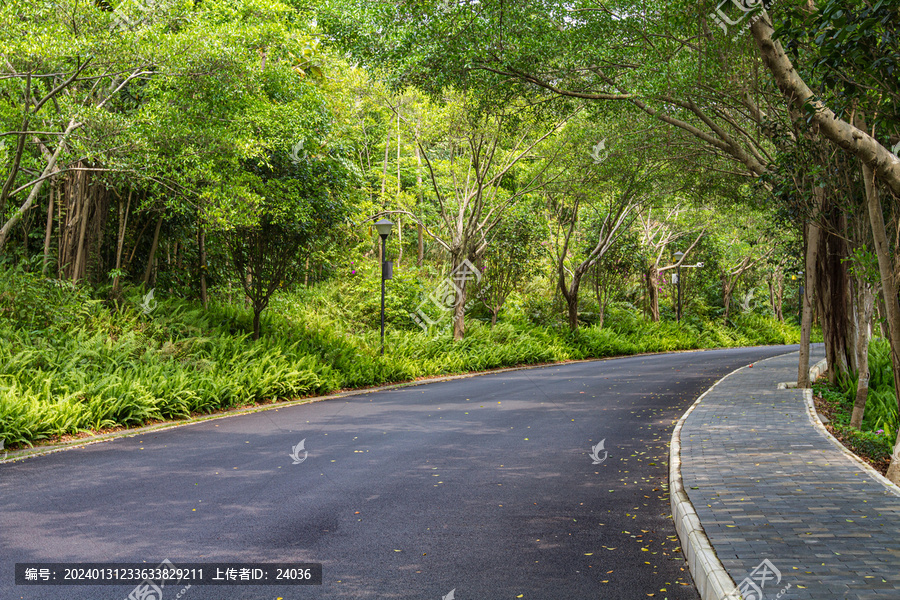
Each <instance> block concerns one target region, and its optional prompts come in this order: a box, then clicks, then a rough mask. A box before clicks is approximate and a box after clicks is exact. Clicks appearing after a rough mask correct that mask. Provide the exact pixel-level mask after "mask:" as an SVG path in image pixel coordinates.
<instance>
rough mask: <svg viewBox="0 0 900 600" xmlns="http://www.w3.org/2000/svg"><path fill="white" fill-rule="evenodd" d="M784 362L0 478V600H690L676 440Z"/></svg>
mask: <svg viewBox="0 0 900 600" xmlns="http://www.w3.org/2000/svg"><path fill="white" fill-rule="evenodd" d="M794 349H796V348H792V347H783V346H781V347H769V348H751V349H736V350H717V351H708V352H692V353H678V354H670V355H656V356H638V357H629V358H622V359H616V360H608V361H597V362H585V363H575V364H568V365H559V366H550V367H543V368H539V369H529V370H521V371H513V372H506V373H497V374H492V375H485V376H480V377H474V378H468V379H460V380H454V381H448V382H441V383H433V384H428V385H421V386H414V387H408V388H403V389H396V390H385V391H380V392H372V393H365V394H360V395H357V396H352V397H349V398H342V399H339V400H332V401H326V402H319V403H315V404H309V405H298V406H293V407H282V408H279V409H273V410H268V411H265V412H259V413H253V414H249V415H244V416H237V417H232V418H226V419H219V420H215V421H207V422H204V423H200V424H196V425H190V426H186V427H181V428H176V429H170V430H166V431H160V432H155V433H149V434H146V435H141V436H135V437H130V438H120V439H117V440H114V441H110V442H106V443H102V444H95V445H91V446H87V447H84V448H79V449H74V450H70V451H66V452H60V453H56V454H51V455H47V456H43V457H37V458H32V459H28V460H24V461H20V462H18V463H8V464H4V465H0V598H2V599H3V600H11V599H17V598H22V599H29V600H31V599H53V600H57V599H67V600H70V599H71V600H82V599H83V600H124V599H125V598H127V597H128V596H129V594H130V593H132V592H133V590H134V588H135V586H134V585H116V586H96V585H92V586H50V585H40V586H30V585H15V582H14V564H15V563H17V562H18V563H24V562H57V563H62V562H66V563H68V562H115V563H126V562H132V563H146V564H147V566H151V567H152V566H156V565H157V564H159V563H160V562H161V561H163V560H164V559H168V560H170V561H171V562H172V563H173V564H175V565H176V566H177V565H179V564H182V563H215V562H267V563H272V562H279V563H295V562H315V563H322V564H323V584H322V585H320V586H298V585H267V586H259V585H254V586H208V585H207V586H197V585H195V586H192V587H191V588H190V589H186V590H185V589H184V588H183V587H178V586H173V585H172V584H169V585H167V586H165V588H164V589H163V590H162V600H172V599H175V598H183V599H185V600H206V599H209V600H231V599H248V600H249V599H254V600H256V599H260V600H275V599H278V598H283V599H284V600H294V599H306V598H316V599H318V598H334V599H375V598H379V599H382V598H410V599H412V598H415V599H427V600H442V599H445V598H452V599H453V600H476V599H477V600H505V599H515V598H523V599H525V600H528V599H543V600H581V599H591V600H596V599H615V600H631V599H647V598H654V599H655V600H663V599H668V600H675V599H678V600H687V599H691V600H696V599H697V598H698V595H697V592H696V590H695V589H694V587H693V584H692V581H691V578H690V575H689V573H688V571H687V565H686V563H685V561H684V559H683V556H682V554H681V552H680V550H679V548H678V546H679V544H678V541H677V538H676V537H675V529H674V527H673V524H672V521H671V519H670V518H668V515H669V502H668V486H667V479H668V442H669V438H670V435H671V430H672V427H673V422H674V421H675V420H676V419H677V418H678V417H679V416H680V415H681V414H682V413H683V412H684V410H685V409H686V408H687V407H688V406H689V405H690V404H691V402H692V401H693V400H694V399H695V398H696V397H697V396H698V395H699V394H701V393H702V392H703V391H704V390H705V389H706V388H707V387H708V386H709V385H711V384H712V383H713V382H714V381H715V380H716V379H718V378H719V377H721V376H723V375H725V374H727V373H728V372H730V371H732V370H733V369H735V368H737V367H739V366H742V365H745V364H747V363H749V362H753V361H755V360H758V359H761V358H764V357H769V356H774V355H776V354H782V353H785V352H788V351H791V350H794ZM301 440H305V441H304V449H303V450H298V451H297V452H296V454H295V455H296V456H297V457H298V459H303V458H304V457H305V459H304V460H302V462H299V463H298V464H294V463H295V462H296V461H295V460H294V459H293V458H292V457H291V454H292V450H293V448H294V447H295V446H297V444H298V443H299V442H301ZM601 440H602V441H604V449H603V450H599V449H598V450H597V452H596V456H597V458H598V459H603V460H601V461H600V462H599V463H598V464H594V463H595V462H597V461H596V460H593V459H592V458H591V452H592V448H593V447H595V446H596V445H597V444H598V443H599V442H600V441H601ZM607 453H608V454H607ZM451 592H452V594H451ZM132 597H133V599H138V600H151V599H152V600H159V598H153V597H152V596H144V597H142V596H141V595H135V594H132Z"/></svg>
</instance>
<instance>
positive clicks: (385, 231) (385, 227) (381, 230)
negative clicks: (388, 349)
mask: <svg viewBox="0 0 900 600" xmlns="http://www.w3.org/2000/svg"><path fill="white" fill-rule="evenodd" d="M393 227H394V224H393V223H391V222H390V221H388V220H387V219H381V220H380V221H377V222H376V223H375V229H377V230H378V235H380V236H381V355H382V356H384V282H385V280H387V279H390V278H391V273H390V272H389V271H391V270H392V269H390V268H389V267H388V264H389V263H388V262H387V261H386V260H385V259H386V258H387V239H388V236H389V235H391V229H393ZM391 266H393V265H391Z"/></svg>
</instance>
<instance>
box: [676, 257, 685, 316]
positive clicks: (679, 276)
mask: <svg viewBox="0 0 900 600" xmlns="http://www.w3.org/2000/svg"><path fill="white" fill-rule="evenodd" d="M682 258H684V252H682V251H680V250H679V251H677V252H675V262H676V263H678V267H677V268H676V269H675V283H677V284H678V310H677V311H676V312H675V319H676V320H677V321H678V322H679V323H680V322H681V259H682Z"/></svg>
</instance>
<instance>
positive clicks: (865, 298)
mask: <svg viewBox="0 0 900 600" xmlns="http://www.w3.org/2000/svg"><path fill="white" fill-rule="evenodd" d="M853 283H854V287H855V291H856V294H855V295H856V302H855V304H856V311H855V317H856V318H855V320H854V321H855V322H854V325H855V329H856V364H857V374H858V375H859V377H858V379H857V383H856V399H855V400H854V402H853V414H852V415H851V416H850V427H856V428H857V429H859V428H860V426H861V425H862V420H863V415H864V413H865V410H866V400H867V399H868V395H869V341H870V339H871V335H870V333H869V323H871V322H872V313H873V312H874V309H875V294H874V293H873V290H872V287H871V286H869V285H867V284H866V281H865V279H864V278H863V277H856V278H854V282H853Z"/></svg>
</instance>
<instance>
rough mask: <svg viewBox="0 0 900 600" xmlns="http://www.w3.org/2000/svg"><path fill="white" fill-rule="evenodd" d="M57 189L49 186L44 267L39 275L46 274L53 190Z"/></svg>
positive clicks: (51, 227)
mask: <svg viewBox="0 0 900 600" xmlns="http://www.w3.org/2000/svg"><path fill="white" fill-rule="evenodd" d="M54 191H56V193H57V194H58V193H59V191H58V189H56V186H55V185H51V186H50V200H49V203H48V205H47V227H46V232H45V233H44V267H43V268H42V269H41V276H43V277H46V276H47V268H48V266H49V264H50V238H51V237H52V235H53V192H54Z"/></svg>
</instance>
